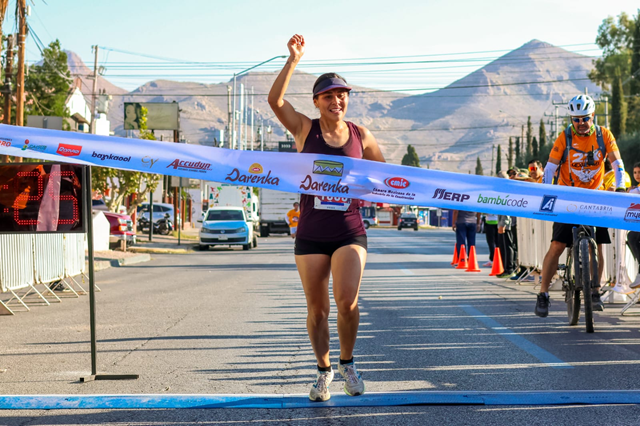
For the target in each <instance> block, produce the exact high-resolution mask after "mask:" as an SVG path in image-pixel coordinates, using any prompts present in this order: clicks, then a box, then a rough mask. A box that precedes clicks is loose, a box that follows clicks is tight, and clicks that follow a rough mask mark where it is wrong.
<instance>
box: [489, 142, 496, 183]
mask: <svg viewBox="0 0 640 426" xmlns="http://www.w3.org/2000/svg"><path fill="white" fill-rule="evenodd" d="M495 150H496V146H495V145H492V146H491V173H490V174H489V176H493V151H495Z"/></svg>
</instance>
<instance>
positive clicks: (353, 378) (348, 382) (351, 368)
mask: <svg viewBox="0 0 640 426" xmlns="http://www.w3.org/2000/svg"><path fill="white" fill-rule="evenodd" d="M338 371H339V372H340V374H341V375H342V377H344V393H346V394H347V395H349V396H358V395H362V394H363V393H364V380H362V376H360V373H358V370H356V365H355V364H354V363H353V362H352V363H351V364H340V363H338Z"/></svg>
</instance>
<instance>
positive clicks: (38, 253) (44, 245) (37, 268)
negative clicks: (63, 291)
mask: <svg viewBox="0 0 640 426" xmlns="http://www.w3.org/2000/svg"><path fill="white" fill-rule="evenodd" d="M33 240H34V245H33V261H34V269H33V271H34V280H35V283H36V284H48V283H52V282H55V281H60V280H62V279H64V278H65V276H64V263H65V257H64V243H63V241H64V235H63V234H39V235H34V239H33Z"/></svg>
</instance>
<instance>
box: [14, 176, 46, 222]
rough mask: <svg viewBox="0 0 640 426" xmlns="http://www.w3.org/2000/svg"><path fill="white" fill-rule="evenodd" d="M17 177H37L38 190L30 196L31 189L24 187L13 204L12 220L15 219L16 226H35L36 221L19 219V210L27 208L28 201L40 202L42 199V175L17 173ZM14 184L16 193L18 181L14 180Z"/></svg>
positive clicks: (18, 186) (18, 188) (18, 185)
mask: <svg viewBox="0 0 640 426" xmlns="http://www.w3.org/2000/svg"><path fill="white" fill-rule="evenodd" d="M17 176H18V177H27V176H37V177H38V188H37V192H36V195H30V194H31V187H30V186H28V187H26V188H25V189H24V190H23V191H22V192H21V193H20V195H18V196H17V197H16V199H15V201H14V202H13V206H12V207H13V218H14V219H15V221H16V223H17V224H18V225H37V224H38V220H37V219H20V210H22V209H24V208H25V207H26V206H27V202H29V201H40V200H41V199H42V195H43V193H44V185H43V179H42V174H41V173H40V172H18V173H17ZM15 182H16V193H17V192H18V191H20V179H15Z"/></svg>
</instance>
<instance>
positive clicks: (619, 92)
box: [611, 70, 627, 138]
mask: <svg viewBox="0 0 640 426" xmlns="http://www.w3.org/2000/svg"><path fill="white" fill-rule="evenodd" d="M626 123H627V103H626V102H625V100H624V91H623V89H622V77H621V76H620V71H619V70H616V74H615V79H614V81H613V85H612V87H611V133H613V136H614V137H615V138H620V137H622V136H623V135H624V134H625V130H626Z"/></svg>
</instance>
